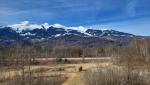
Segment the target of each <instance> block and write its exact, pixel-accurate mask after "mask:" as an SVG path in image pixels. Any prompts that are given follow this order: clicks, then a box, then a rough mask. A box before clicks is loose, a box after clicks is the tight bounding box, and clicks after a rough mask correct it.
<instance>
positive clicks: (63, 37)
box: [0, 22, 145, 46]
mask: <svg viewBox="0 0 150 85" xmlns="http://www.w3.org/2000/svg"><path fill="white" fill-rule="evenodd" d="M19 25H20V26H21V27H22V28H21V27H20V28H19ZM35 25H37V24H34V25H30V24H29V22H24V23H21V24H16V25H9V26H6V27H5V26H1V27H0V43H5V42H6V41H7V43H8V42H9V43H13V42H15V43H16V42H30V43H33V42H36V43H38V44H45V43H47V44H50V45H78V44H79V45H84V46H86V45H87V46H90V45H105V44H110V43H112V44H117V45H123V44H126V43H128V42H130V41H131V40H133V39H135V38H145V37H139V36H136V35H133V34H129V33H124V32H120V31H116V30H97V29H85V28H84V27H82V26H79V27H77V28H75V27H70V28H69V27H68V28H67V27H66V26H63V25H58V24H57V26H52V25H48V24H45V25H41V26H40V25H37V26H35ZM31 26H33V27H31ZM48 26H49V27H48ZM29 27H31V28H29ZM37 27H39V28H37ZM23 28H24V29H23ZM79 28H81V30H80V29H79Z"/></svg>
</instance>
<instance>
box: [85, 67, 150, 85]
mask: <svg viewBox="0 0 150 85" xmlns="http://www.w3.org/2000/svg"><path fill="white" fill-rule="evenodd" d="M84 76H85V83H86V85H149V84H148V83H146V80H145V79H144V78H143V77H142V76H140V75H139V73H138V72H130V74H129V73H128V72H127V71H123V70H119V69H98V68H93V69H91V70H88V71H86V73H85V75H84Z"/></svg>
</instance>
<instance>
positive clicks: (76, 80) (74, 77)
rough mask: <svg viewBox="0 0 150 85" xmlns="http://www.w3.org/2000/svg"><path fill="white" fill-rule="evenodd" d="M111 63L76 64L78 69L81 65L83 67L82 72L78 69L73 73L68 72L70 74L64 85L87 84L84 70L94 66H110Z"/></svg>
mask: <svg viewBox="0 0 150 85" xmlns="http://www.w3.org/2000/svg"><path fill="white" fill-rule="evenodd" d="M110 65H111V64H110V63H88V64H76V65H75V66H76V69H78V68H79V66H82V67H83V70H84V71H82V72H78V70H76V71H75V72H72V73H67V74H66V75H67V76H68V80H66V81H65V82H64V83H63V84H62V85H86V84H85V81H84V72H85V71H86V70H87V69H90V68H93V67H97V66H99V67H106V66H110Z"/></svg>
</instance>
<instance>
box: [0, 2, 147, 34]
mask: <svg viewBox="0 0 150 85" xmlns="http://www.w3.org/2000/svg"><path fill="white" fill-rule="evenodd" d="M149 4H150V0H0V25H8V24H13V23H18V22H21V21H25V20H26V21H30V22H33V23H44V22H48V23H49V24H55V23H59V24H63V25H65V26H80V25H82V26H85V27H90V28H97V29H99V28H109V29H114V30H119V31H124V32H129V33H133V34H137V35H149V36H150V5H149Z"/></svg>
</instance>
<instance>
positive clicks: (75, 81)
mask: <svg viewBox="0 0 150 85" xmlns="http://www.w3.org/2000/svg"><path fill="white" fill-rule="evenodd" d="M69 76H70V77H69V79H68V80H67V81H65V82H64V83H63V84H62V85H85V84H84V78H83V72H77V73H71V74H69Z"/></svg>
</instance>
